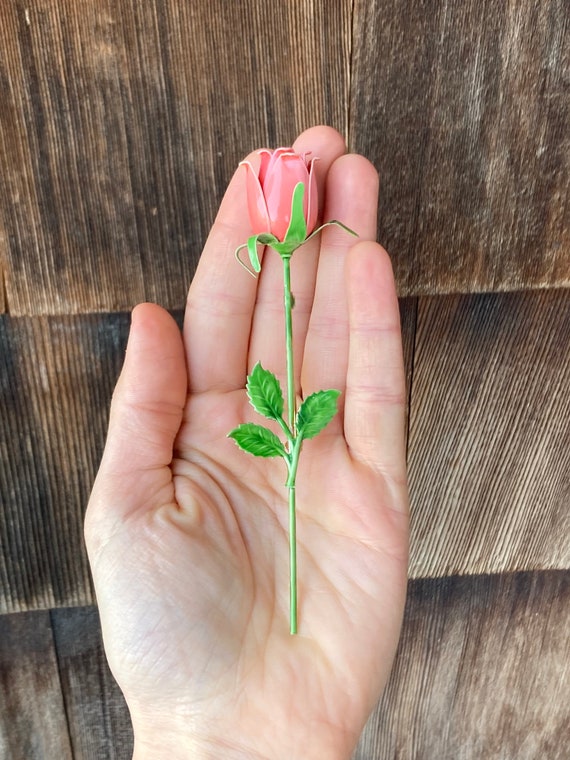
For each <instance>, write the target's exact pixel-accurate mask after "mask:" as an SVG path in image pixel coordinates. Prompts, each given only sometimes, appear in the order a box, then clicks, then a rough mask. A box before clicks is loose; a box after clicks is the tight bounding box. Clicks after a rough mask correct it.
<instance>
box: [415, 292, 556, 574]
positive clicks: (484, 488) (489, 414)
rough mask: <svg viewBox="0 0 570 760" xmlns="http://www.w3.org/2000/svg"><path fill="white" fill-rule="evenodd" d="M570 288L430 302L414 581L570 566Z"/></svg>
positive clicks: (419, 358)
mask: <svg viewBox="0 0 570 760" xmlns="http://www.w3.org/2000/svg"><path fill="white" fill-rule="evenodd" d="M569 395H570V291H564V290H560V291H550V292H541V293H518V294H514V293H513V294H492V295H480V296H464V297H461V296H455V297H447V298H426V299H419V311H418V320H417V330H416V347H415V355H414V370H413V380H412V398H411V410H410V437H409V449H408V452H409V457H408V459H409V483H410V495H411V512H412V520H411V526H412V529H411V547H412V548H411V562H410V565H411V568H410V569H411V573H412V575H413V576H414V577H425V576H441V575H454V574H462V573H471V574H477V573H489V572H494V573H496V572H503V571H514V570H533V569H549V568H553V569H563V568H568V567H569V566H570V543H569V541H568V536H569V535H570V512H569V510H568V505H569V503H570V411H569V406H568V398H569Z"/></svg>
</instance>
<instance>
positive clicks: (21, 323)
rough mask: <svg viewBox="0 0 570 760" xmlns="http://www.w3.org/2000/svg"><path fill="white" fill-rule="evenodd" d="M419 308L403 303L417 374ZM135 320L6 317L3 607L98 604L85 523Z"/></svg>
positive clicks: (0, 433)
mask: <svg viewBox="0 0 570 760" xmlns="http://www.w3.org/2000/svg"><path fill="white" fill-rule="evenodd" d="M415 312H416V304H415V302H414V301H413V299H411V300H408V301H406V302H402V304H401V314H402V332H403V336H404V346H405V355H406V359H407V362H408V376H409V374H410V367H411V351H412V348H413V330H414V329H415V322H414V319H415ZM175 317H176V318H177V320H178V322H179V324H180V323H181V321H182V313H181V312H176V313H175ZM129 321H130V318H129V315H128V314H125V313H120V314H93V315H76V316H69V317H64V316H61V317H58V316H54V317H17V318H14V317H11V316H8V315H4V316H0V409H1V410H2V413H1V414H0V612H15V611H24V610H33V609H42V608H53V607H67V606H77V605H85V604H91V603H92V602H93V601H94V597H93V593H92V588H91V584H90V580H89V570H88V564H87V558H86V555H85V551H84V547H83V529H82V520H83V513H84V510H85V506H86V504H87V500H88V497H89V492H90V490H91V486H92V484H93V480H94V478H95V474H96V471H97V467H98V464H99V460H100V457H101V453H102V451H103V446H104V442H105V435H106V426H107V419H108V409H109V404H110V401H111V395H112V392H113V387H114V384H115V381H116V378H117V377H118V374H119V372H120V368H121V366H122V360H123V354H124V349H125V345H126V340H127V335H128V327H129Z"/></svg>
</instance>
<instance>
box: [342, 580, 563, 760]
mask: <svg viewBox="0 0 570 760" xmlns="http://www.w3.org/2000/svg"><path fill="white" fill-rule="evenodd" d="M569 611H570V573H569V572H542V573H517V574H513V575H502V576H480V577H468V578H445V579H430V580H421V581H414V582H412V583H410V586H409V595H408V601H407V605H406V614H405V619H404V627H403V631H402V637H401V640H400V645H399V648H398V654H397V656H396V661H395V664H394V668H393V670H392V675H391V678H390V682H389V684H388V687H387V689H386V691H385V693H384V695H383V697H382V699H381V701H380V703H379V705H378V708H377V710H376V711H375V712H374V714H373V715H372V716H371V718H370V720H369V722H368V725H367V726H366V728H365V730H364V733H363V735H362V739H361V742H360V745H359V747H358V750H357V752H356V753H355V755H354V760H389V759H390V758H398V760H433V759H434V758H438V760H475V759H477V760H479V758H481V759H483V758H484V759H485V760H537V758H548V760H566V758H567V757H568V746H569V745H570V709H569V707H568V706H569V704H570V681H569V680H568V677H567V670H568V653H569V652H570V613H569Z"/></svg>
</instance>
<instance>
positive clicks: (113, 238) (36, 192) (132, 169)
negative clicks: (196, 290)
mask: <svg viewBox="0 0 570 760" xmlns="http://www.w3.org/2000/svg"><path fill="white" fill-rule="evenodd" d="M350 11H351V3H350V2H349V0H332V1H331V2H329V3H327V4H326V7H325V6H323V5H322V4H319V3H294V2H289V1H288V0H280V1H279V2H275V3H265V2H251V3H225V2H223V1H222V0H212V2H208V3H205V2H192V3H186V2H180V0H166V1H161V2H159V1H158V0H150V2H145V3H139V2H135V0H120V2H110V0H102V2H96V3H95V2H92V0H80V2H76V1H75V0H73V1H72V0H63V2H62V1H60V0H49V1H48V2H44V3H41V4H30V5H29V6H25V5H24V3H22V2H17V3H9V4H7V5H6V6H5V8H4V10H3V11H2V17H3V18H2V20H3V24H2V25H0V49H2V50H3V55H2V56H1V57H0V93H1V95H2V103H3V104H4V105H3V108H2V112H1V118H0V191H1V193H0V229H2V228H4V230H5V234H4V235H3V237H2V238H1V239H2V241H3V243H2V249H1V250H0V260H4V261H5V265H6V267H7V271H6V274H7V284H6V287H7V295H8V307H9V310H10V313H11V314H13V315H23V314H56V313H57V314H59V313H76V312H85V311H87V312H91V311H118V310H121V309H127V308H130V307H131V306H133V305H134V304H135V303H137V302H139V301H142V300H153V301H158V302H159V303H162V304H163V305H164V306H166V307H169V308H181V307H182V306H183V304H184V300H185V297H186V290H187V286H188V283H189V281H190V279H191V275H192V272H193V269H194V267H195V264H196V262H197V259H198V256H199V251H200V250H201V247H202V244H203V242H204V240H205V238H206V234H207V231H208V229H209V227H210V225H211V223H212V221H213V218H214V214H215V211H216V208H217V205H218V203H219V201H220V199H221V196H222V193H223V191H224V189H225V187H226V185H227V182H228V181H229V179H230V177H231V175H232V173H233V171H234V170H235V168H236V167H237V164H238V161H239V160H240V159H242V158H243V156H244V155H245V154H246V153H248V152H249V151H250V150H253V149H254V148H258V147H262V146H263V145H268V146H269V147H277V144H287V143H289V142H291V141H292V140H293V139H294V137H295V136H296V134H297V133H298V132H299V131H301V130H302V129H304V128H306V127H309V126H312V125H314V124H318V123H323V122H324V123H328V124H331V125H332V126H334V127H336V128H337V129H339V130H340V131H341V132H343V133H346V130H347V111H346V103H347V98H348V64H349V53H350V51H349V48H350V42H349V31H350ZM332 51H334V53H333V52H332Z"/></svg>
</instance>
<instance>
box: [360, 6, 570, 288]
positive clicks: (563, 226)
mask: <svg viewBox="0 0 570 760" xmlns="http://www.w3.org/2000/svg"><path fill="white" fill-rule="evenodd" d="M353 28H354V38H353V57H352V72H351V105H350V144H351V147H352V148H353V149H354V150H356V151H358V152H362V153H364V154H365V155H366V156H368V157H369V158H370V159H371V160H372V161H373V162H374V163H375V165H376V167H377V168H378V170H379V172H380V176H381V181H382V193H381V201H380V214H379V239H380V241H381V242H382V243H383V245H385V246H386V247H387V249H388V250H389V251H390V252H391V254H392V255H393V256H394V258H395V271H396V276H397V280H398V283H399V287H400V293H401V295H409V294H413V295H421V294H433V293H450V292H476V291H489V290H491V291H497V290H514V289H522V288H543V287H552V286H562V285H569V284H570V203H569V198H570V195H569V190H568V188H569V187H570V182H569V179H570V171H569V170H570V132H569V131H568V123H569V122H570V99H569V98H568V70H569V67H570V39H569V38H570V16H569V14H568V5H567V3H566V2H565V0H553V1H552V2H548V3H543V2H539V0H526V1H525V2H519V3H504V2H501V1H500V0H468V1H467V2H462V3H449V2H440V3H418V2H414V1H413V0H356V2H355V5H354V25H353Z"/></svg>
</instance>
